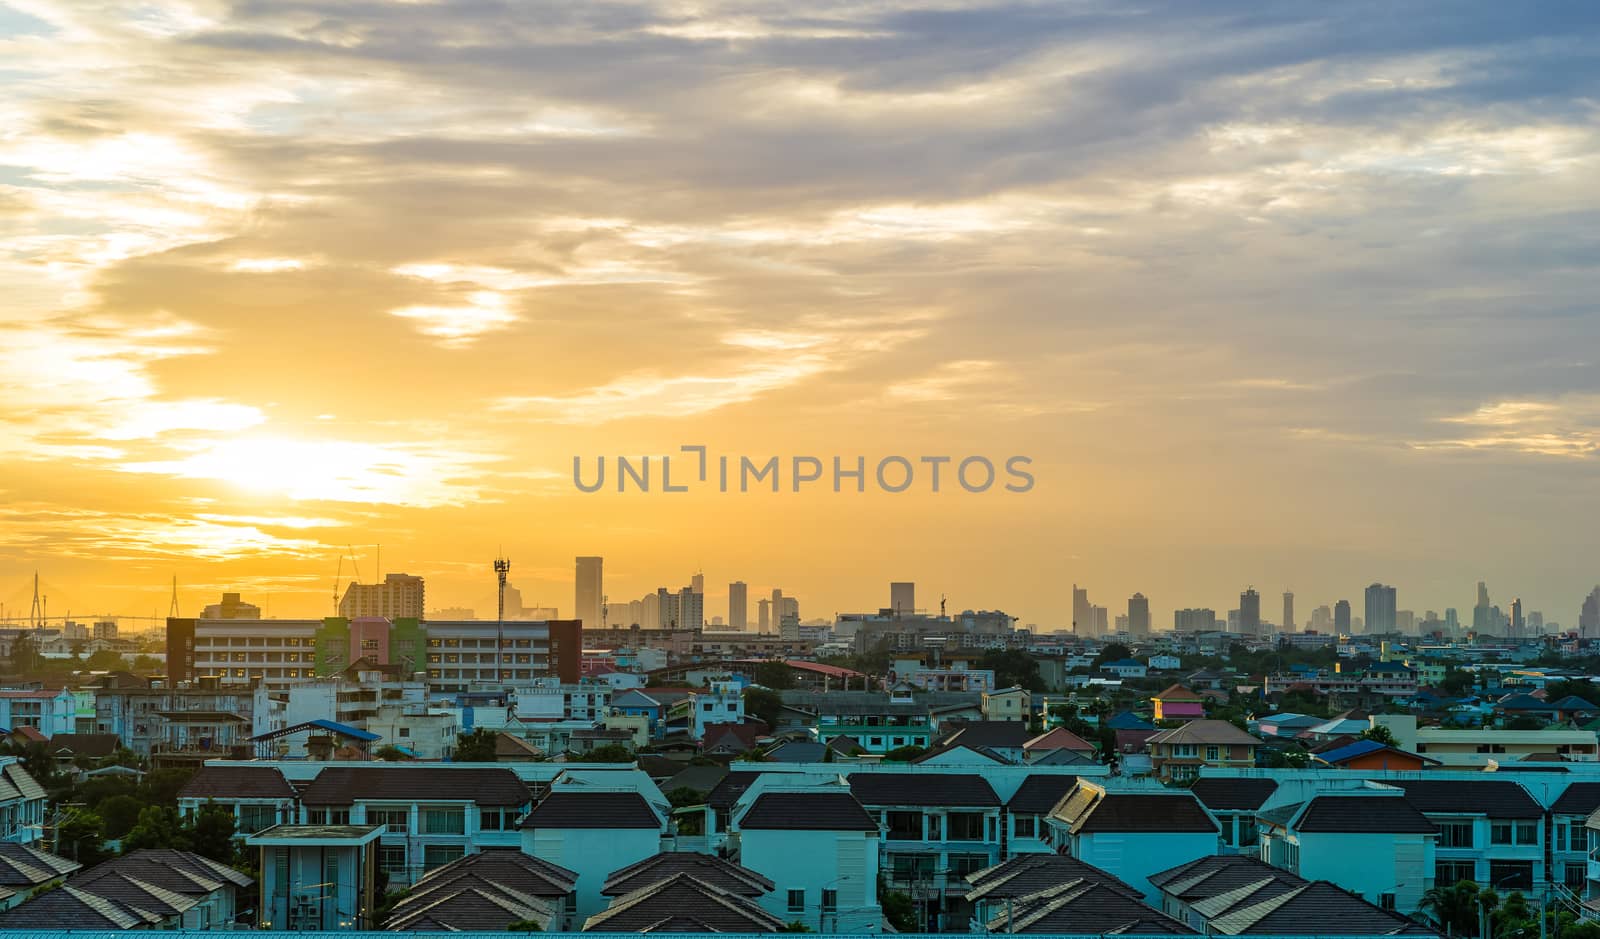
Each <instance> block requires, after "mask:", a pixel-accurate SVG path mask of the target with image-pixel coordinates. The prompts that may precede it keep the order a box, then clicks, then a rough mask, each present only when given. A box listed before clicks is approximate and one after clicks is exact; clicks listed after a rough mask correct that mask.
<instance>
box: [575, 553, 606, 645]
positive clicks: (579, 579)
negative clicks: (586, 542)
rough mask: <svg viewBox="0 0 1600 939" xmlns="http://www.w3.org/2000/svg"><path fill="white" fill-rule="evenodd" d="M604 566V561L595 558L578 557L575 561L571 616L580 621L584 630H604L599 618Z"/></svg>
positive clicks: (603, 589) (603, 594) (602, 593)
mask: <svg viewBox="0 0 1600 939" xmlns="http://www.w3.org/2000/svg"><path fill="white" fill-rule="evenodd" d="M604 564H605V559H604V558H597V557H579V558H578V561H577V574H576V576H575V577H574V579H573V587H574V589H573V601H574V602H573V607H572V615H573V616H574V617H576V618H577V619H579V620H580V621H582V623H583V628H584V629H603V628H604V625H603V624H602V623H601V616H600V603H601V599H600V598H601V597H603V596H605V584H604V579H603V577H602V576H601V567H603V566H604Z"/></svg>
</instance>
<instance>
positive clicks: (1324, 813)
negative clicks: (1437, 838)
mask: <svg viewBox="0 0 1600 939" xmlns="http://www.w3.org/2000/svg"><path fill="white" fill-rule="evenodd" d="M1295 829H1296V830H1298V831H1303V832H1333V833H1348V834H1364V833H1382V834H1427V835H1431V834H1433V833H1434V832H1436V831H1438V829H1437V828H1435V827H1434V824H1433V823H1432V822H1430V821H1428V819H1427V816H1425V815H1423V814H1422V813H1421V812H1419V811H1417V809H1416V807H1415V806H1413V805H1412V804H1411V803H1410V802H1409V801H1407V800H1406V799H1404V798H1396V797H1394V796H1368V795H1359V796H1357V795H1349V796H1345V795H1319V796H1317V797H1315V798H1313V799H1312V800H1311V802H1310V804H1309V805H1307V806H1306V809H1305V811H1304V812H1302V813H1301V815H1300V818H1299V821H1298V822H1296V823H1295Z"/></svg>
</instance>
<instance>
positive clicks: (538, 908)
mask: <svg viewBox="0 0 1600 939" xmlns="http://www.w3.org/2000/svg"><path fill="white" fill-rule="evenodd" d="M577 880H578V875H577V874H575V873H573V872H572V871H569V870H567V869H566V868H564V867H558V866H556V865H554V864H551V863H549V862H548V861H543V860H540V859H539V858H536V857H532V856H530V855H527V854H523V853H522V851H521V850H520V849H518V848H489V849H486V850H483V851H479V852H477V853H475V854H469V855H467V856H465V857H463V858H460V859H458V860H455V861H451V862H450V863H449V864H446V865H445V866H443V867H439V868H435V869H434V870H431V871H429V872H428V873H427V874H425V875H423V878H422V879H421V880H419V881H417V883H416V884H414V885H412V887H411V889H410V890H408V891H406V894H405V896H404V897H402V898H401V900H400V902H399V903H397V904H395V907H394V910H393V911H392V912H390V914H389V918H388V919H387V920H386V921H385V922H384V928H385V929H388V930H391V931H394V930H403V931H406V932H506V931H508V930H510V929H511V928H512V927H513V926H514V925H517V924H524V925H525V924H529V923H532V924H535V925H537V926H538V927H539V929H540V931H544V932H561V931H570V930H572V929H576V928H577V925H578V924H576V923H573V922H572V916H573V905H574V898H573V887H574V886H575V885H576V884H577Z"/></svg>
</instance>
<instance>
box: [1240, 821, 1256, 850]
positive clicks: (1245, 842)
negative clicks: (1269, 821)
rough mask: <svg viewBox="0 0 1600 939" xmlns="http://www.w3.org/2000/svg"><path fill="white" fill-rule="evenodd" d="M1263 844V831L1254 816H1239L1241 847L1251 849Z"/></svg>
mask: <svg viewBox="0 0 1600 939" xmlns="http://www.w3.org/2000/svg"><path fill="white" fill-rule="evenodd" d="M1260 843H1261V829H1260V828H1259V827H1258V826H1257V825H1256V820H1255V817H1254V816H1250V815H1241V816H1239V847H1241V848H1250V847H1254V846H1255V845H1258V844H1260Z"/></svg>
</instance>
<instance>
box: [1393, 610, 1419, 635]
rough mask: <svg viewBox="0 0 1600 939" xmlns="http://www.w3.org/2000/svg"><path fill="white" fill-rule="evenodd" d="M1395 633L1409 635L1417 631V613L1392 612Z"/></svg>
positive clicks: (1412, 611) (1407, 611) (1409, 611)
mask: <svg viewBox="0 0 1600 939" xmlns="http://www.w3.org/2000/svg"><path fill="white" fill-rule="evenodd" d="M1394 628H1395V632H1400V633H1405V634H1406V635H1411V634H1412V633H1415V632H1416V631H1417V613H1416V611H1415V610H1395V611H1394Z"/></svg>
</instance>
